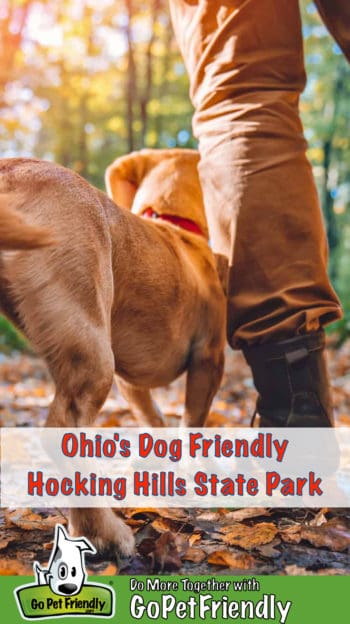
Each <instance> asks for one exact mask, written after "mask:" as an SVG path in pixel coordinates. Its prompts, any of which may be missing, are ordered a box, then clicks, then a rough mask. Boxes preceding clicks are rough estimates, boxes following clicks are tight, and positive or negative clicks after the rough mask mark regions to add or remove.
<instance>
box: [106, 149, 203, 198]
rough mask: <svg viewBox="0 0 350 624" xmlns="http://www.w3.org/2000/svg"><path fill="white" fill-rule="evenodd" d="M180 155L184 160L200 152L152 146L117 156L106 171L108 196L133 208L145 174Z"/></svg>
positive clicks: (196, 155)
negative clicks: (154, 147) (153, 147)
mask: <svg viewBox="0 0 350 624" xmlns="http://www.w3.org/2000/svg"><path fill="white" fill-rule="evenodd" d="M179 155H181V158H182V160H183V159H184V158H185V157H188V156H189V157H191V158H193V157H194V158H197V159H198V153H197V152H195V151H194V150H180V149H151V148H146V149H142V150H140V151H135V152H131V153H130V154H127V155H126V156H121V157H120V158H117V159H116V160H115V161H114V162H112V164H111V165H109V167H108V168H107V170H106V173H105V184H106V189H107V193H108V196H109V197H111V199H113V201H114V202H115V203H116V204H118V206H121V208H127V209H128V210H131V208H132V205H133V201H134V198H135V195H136V193H137V189H138V188H139V186H140V184H141V183H142V181H143V179H144V178H145V176H146V175H147V174H148V173H149V172H150V171H151V170H152V169H153V168H154V167H156V166H157V165H158V164H159V163H161V162H163V161H164V160H165V159H173V158H174V157H176V156H179Z"/></svg>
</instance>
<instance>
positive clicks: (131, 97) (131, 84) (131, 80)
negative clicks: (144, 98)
mask: <svg viewBox="0 0 350 624" xmlns="http://www.w3.org/2000/svg"><path fill="white" fill-rule="evenodd" d="M125 6H126V11H127V17H128V20H127V24H126V27H125V36H126V40H127V46H128V65H127V74H126V122H127V137H128V138H127V141H128V151H129V152H132V151H133V150H134V149H135V139H134V101H135V99H136V92H137V89H136V86H137V85H136V64H135V55H134V47H133V38H132V11H133V6H132V0H125Z"/></svg>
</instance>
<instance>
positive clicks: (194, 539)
mask: <svg viewBox="0 0 350 624" xmlns="http://www.w3.org/2000/svg"><path fill="white" fill-rule="evenodd" d="M201 539H202V535H201V533H192V535H190V537H189V540H188V543H189V545H190V546H193V544H196V543H197V542H200V541H201Z"/></svg>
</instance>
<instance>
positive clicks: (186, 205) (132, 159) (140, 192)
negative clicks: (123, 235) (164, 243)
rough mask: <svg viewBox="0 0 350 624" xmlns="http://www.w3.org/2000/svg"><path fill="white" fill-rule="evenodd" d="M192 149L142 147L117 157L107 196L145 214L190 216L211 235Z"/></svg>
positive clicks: (110, 170)
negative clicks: (151, 211)
mask: <svg viewBox="0 0 350 624" xmlns="http://www.w3.org/2000/svg"><path fill="white" fill-rule="evenodd" d="M198 162H199V154H198V152H197V151H195V150H190V149H177V148H174V149H143V150H141V151H139V152H132V153H131V154H128V155H127V156H122V157H121V158H117V159H116V160H115V161H114V162H113V163H112V164H111V165H110V166H109V167H108V169H107V171H106V175H105V181H106V188H107V192H108V195H109V196H110V197H111V198H112V199H113V201H114V202H115V203H116V204H118V205H119V206H121V207H122V208H127V209H129V210H131V211H132V212H134V213H135V214H138V215H142V214H143V213H145V212H146V211H147V210H148V209H152V210H153V211H154V212H156V213H158V214H160V215H161V214H168V215H174V216H176V217H183V218H186V219H190V220H191V221H194V222H195V223H197V224H198V226H199V227H200V228H201V230H202V232H204V233H205V235H206V236H208V227H207V222H206V218H205V213H204V205H203V197H202V191H201V187H200V184H199V177H198V171H197V165H198Z"/></svg>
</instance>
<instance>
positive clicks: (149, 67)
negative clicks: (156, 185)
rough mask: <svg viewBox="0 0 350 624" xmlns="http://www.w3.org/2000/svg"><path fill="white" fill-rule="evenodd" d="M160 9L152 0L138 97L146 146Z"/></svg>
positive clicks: (142, 142) (156, 2)
mask: <svg viewBox="0 0 350 624" xmlns="http://www.w3.org/2000/svg"><path fill="white" fill-rule="evenodd" d="M159 9H160V0H153V5H152V14H151V23H150V28H151V36H150V39H149V41H148V46H147V52H146V78H145V86H144V89H143V93H142V96H141V98H140V115H141V145H142V147H145V146H146V135H147V129H148V110H147V108H148V103H149V100H150V98H151V93H152V86H153V44H154V42H155V39H156V34H155V25H156V21H157V18H158V14H159Z"/></svg>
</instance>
